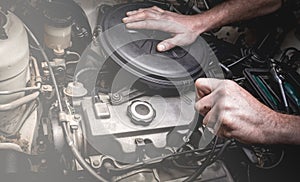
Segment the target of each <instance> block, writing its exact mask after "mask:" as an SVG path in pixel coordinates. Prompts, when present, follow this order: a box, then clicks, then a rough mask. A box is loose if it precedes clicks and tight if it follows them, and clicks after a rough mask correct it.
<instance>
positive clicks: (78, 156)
mask: <svg viewBox="0 0 300 182" xmlns="http://www.w3.org/2000/svg"><path fill="white" fill-rule="evenodd" d="M24 27H25V29H26V30H27V32H28V34H29V35H30V37H31V38H32V39H33V41H34V42H35V43H36V45H37V46H38V48H39V49H40V51H41V53H42V56H43V57H44V59H45V61H46V62H47V64H48V67H49V73H50V76H51V79H52V82H53V85H54V89H55V92H56V97H57V102H58V108H59V111H60V113H64V110H63V105H62V101H61V97H60V92H59V89H58V85H57V82H56V78H55V75H54V72H53V69H52V67H51V66H50V61H49V59H48V56H47V55H46V53H45V51H44V49H43V47H42V46H41V44H40V43H39V41H38V40H37V38H36V37H35V35H34V34H33V33H32V32H31V30H30V29H29V28H28V27H27V26H26V25H25V24H24ZM62 128H63V131H64V133H65V139H66V141H67V143H68V146H69V147H70V149H71V151H72V153H73V155H74V157H75V158H76V160H77V161H78V163H79V164H80V165H81V167H83V168H84V169H85V170H87V171H88V172H89V173H90V174H91V175H92V176H94V177H95V178H96V179H97V180H99V181H103V182H106V180H105V179H104V178H102V177H101V176H100V175H98V174H97V173H96V172H95V171H94V170H93V169H92V168H91V167H90V166H89V164H87V163H86V161H85V160H84V159H83V157H82V156H81V154H80V153H79V151H78V150H77V149H76V147H75V145H74V142H73V140H72V139H71V137H70V135H69V131H68V129H67V123H66V122H65V121H64V122H62Z"/></svg>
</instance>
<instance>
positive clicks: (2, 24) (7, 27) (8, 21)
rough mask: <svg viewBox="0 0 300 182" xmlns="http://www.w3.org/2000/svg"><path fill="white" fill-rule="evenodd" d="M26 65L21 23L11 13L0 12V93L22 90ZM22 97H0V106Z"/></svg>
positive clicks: (23, 34)
mask: <svg viewBox="0 0 300 182" xmlns="http://www.w3.org/2000/svg"><path fill="white" fill-rule="evenodd" d="M28 65H29V46H28V37H27V33H26V30H25V28H24V26H23V23H22V21H21V20H20V19H19V18H18V17H17V16H15V15H14V14H12V13H7V14H5V13H3V12H0V91H7V90H16V89H20V88H24V87H25V86H26V80H27V78H28V73H29V66H28ZM23 95H24V93H17V94H12V95H0V104H7V103H10V102H11V101H14V100H16V99H18V98H20V97H22V96H23Z"/></svg>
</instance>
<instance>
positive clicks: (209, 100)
mask: <svg viewBox="0 0 300 182" xmlns="http://www.w3.org/2000/svg"><path fill="white" fill-rule="evenodd" d="M214 103H215V100H214V96H213V95H208V96H205V97H203V98H201V99H200V100H198V101H197V102H196V103H195V109H196V110H197V111H198V112H199V113H200V114H201V115H202V116H205V115H206V114H207V113H208V112H209V111H210V110H211V109H212V107H213V106H214Z"/></svg>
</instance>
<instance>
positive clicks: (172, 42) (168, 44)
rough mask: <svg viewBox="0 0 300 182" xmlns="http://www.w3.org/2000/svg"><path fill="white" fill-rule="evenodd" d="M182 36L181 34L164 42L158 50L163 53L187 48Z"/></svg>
mask: <svg viewBox="0 0 300 182" xmlns="http://www.w3.org/2000/svg"><path fill="white" fill-rule="evenodd" d="M182 38H183V37H182V36H180V34H177V35H176V36H174V37H172V38H169V39H166V40H163V41H162V42H160V43H159V44H158V45H157V50H158V51H160V52H162V51H168V50H170V49H172V48H174V47H176V46H185V45H186V44H185V43H184V42H183V41H182Z"/></svg>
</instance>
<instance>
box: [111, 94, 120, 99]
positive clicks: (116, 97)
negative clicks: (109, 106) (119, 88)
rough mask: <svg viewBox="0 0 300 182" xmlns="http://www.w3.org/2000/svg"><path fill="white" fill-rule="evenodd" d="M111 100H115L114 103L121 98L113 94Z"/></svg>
mask: <svg viewBox="0 0 300 182" xmlns="http://www.w3.org/2000/svg"><path fill="white" fill-rule="evenodd" d="M112 99H113V100H115V101H118V100H120V99H121V96H120V94H118V93H115V94H113V95H112Z"/></svg>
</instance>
